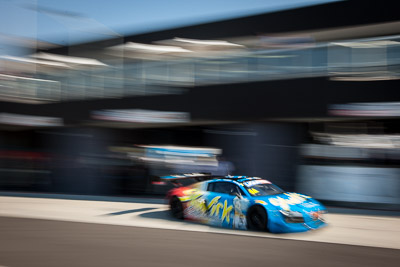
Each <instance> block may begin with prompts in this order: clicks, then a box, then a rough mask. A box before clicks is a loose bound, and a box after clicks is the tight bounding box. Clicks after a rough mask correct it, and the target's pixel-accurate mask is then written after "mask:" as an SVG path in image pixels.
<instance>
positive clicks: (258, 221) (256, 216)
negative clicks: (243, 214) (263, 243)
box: [247, 206, 268, 231]
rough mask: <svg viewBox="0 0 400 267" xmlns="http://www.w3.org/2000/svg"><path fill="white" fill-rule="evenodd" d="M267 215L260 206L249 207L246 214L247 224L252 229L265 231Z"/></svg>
mask: <svg viewBox="0 0 400 267" xmlns="http://www.w3.org/2000/svg"><path fill="white" fill-rule="evenodd" d="M267 224H268V215H267V212H266V211H265V210H264V209H263V208H262V207H260V206H255V207H253V208H251V209H250V210H249V212H248V215H247V226H248V228H249V229H250V230H254V231H267V230H268V228H267Z"/></svg>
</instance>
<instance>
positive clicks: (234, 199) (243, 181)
mask: <svg viewBox="0 0 400 267" xmlns="http://www.w3.org/2000/svg"><path fill="white" fill-rule="evenodd" d="M161 178H162V179H163V180H166V181H170V182H171V183H173V184H174V185H175V186H176V188H174V189H172V190H170V191H169V192H168V194H167V199H168V201H169V204H170V209H171V213H172V215H173V216H174V217H176V218H178V219H186V220H194V221H198V222H202V223H205V224H209V225H213V226H219V227H226V228H232V229H242V230H246V229H249V230H256V231H270V232H273V233H289V232H304V231H308V230H312V229H318V228H321V227H323V226H325V225H326V222H325V220H324V216H323V214H324V213H326V209H325V207H324V206H323V205H322V204H320V203H319V202H318V201H317V200H315V199H313V198H311V197H309V196H305V195H302V194H298V193H289V192H285V191H283V190H282V189H281V188H279V187H278V186H276V185H274V184H272V183H271V182H270V181H267V180H265V179H261V178H258V177H247V176H225V177H212V176H211V175H209V174H205V173H191V174H182V175H170V176H164V177H161ZM185 179H191V180H194V181H195V182H194V183H193V184H191V185H189V186H182V184H181V181H183V180H185Z"/></svg>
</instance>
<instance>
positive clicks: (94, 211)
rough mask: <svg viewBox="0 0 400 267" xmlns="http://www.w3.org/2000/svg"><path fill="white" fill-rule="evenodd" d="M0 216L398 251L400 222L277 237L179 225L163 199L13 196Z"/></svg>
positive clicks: (354, 221) (356, 221) (3, 202)
mask: <svg viewBox="0 0 400 267" xmlns="http://www.w3.org/2000/svg"><path fill="white" fill-rule="evenodd" d="M125 200H127V199H125ZM0 216H3V217H14V218H32V219H46V220H56V221H70V222H84V223H94V224H109V225H123V226H134V227H143V228H158V229H170V230H180V231H190V232H193V231H194V232H208V233H223V234H229V235H239V236H257V237H263V238H274V239H288V240H302V241H313V242H324V243H336V244H347V245H359V246H371V247H382V248H394V249H400V217H397V216H376V215H374V216H373V215H354V214H339V213H330V214H328V215H327V220H328V223H329V225H328V227H325V228H323V229H320V230H316V231H311V232H307V233H297V234H279V235H277V234H270V233H260V232H251V231H240V230H230V229H224V228H216V227H210V226H207V225H202V224H197V223H193V222H188V221H177V220H175V219H173V218H171V216H170V215H169V212H168V206H167V205H166V204H165V202H164V200H163V199H154V198H131V199H130V201H111V200H108V201H101V200H77V199H56V198H43V197H17V196H0Z"/></svg>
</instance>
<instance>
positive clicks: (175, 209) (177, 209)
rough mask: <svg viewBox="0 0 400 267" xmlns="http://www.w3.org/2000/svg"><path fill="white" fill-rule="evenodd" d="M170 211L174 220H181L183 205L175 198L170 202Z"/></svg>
mask: <svg viewBox="0 0 400 267" xmlns="http://www.w3.org/2000/svg"><path fill="white" fill-rule="evenodd" d="M170 210H171V214H172V216H173V217H174V218H177V219H179V220H183V218H184V216H183V205H182V202H181V201H180V200H179V199H178V198H177V197H175V196H174V197H173V198H172V199H171V201H170Z"/></svg>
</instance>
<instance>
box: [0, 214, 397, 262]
mask: <svg viewBox="0 0 400 267" xmlns="http://www.w3.org/2000/svg"><path fill="white" fill-rule="evenodd" d="M399 263H400V250H397V249H387V248H377V247H367V246H353V245H343V244H331V243H322V242H308V241H298V240H286V239H274V238H260V237H251V236H236V235H228V234H217V233H204V232H191V231H177V230H165V229H152V228H142V227H133V226H115V225H103V224H89V223H78V222H62V221H52V220H41V219H26V218H9V217H0V266H2V267H3V266H7V267H17V266H23V267H26V266H52V267H53V266H60V267H62V266H69V267H70V266H140V267H141V266H144V267H146V266H175V267H176V266H185V267H192V266H193V267H196V266H202V267H204V266H206V267H210V266H241V267H250V266H289V265H291V266H324V267H329V266H363V267H365V266H399Z"/></svg>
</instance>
